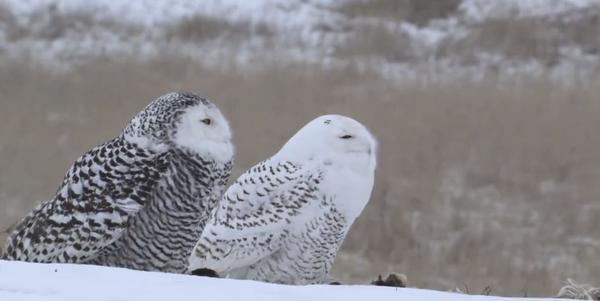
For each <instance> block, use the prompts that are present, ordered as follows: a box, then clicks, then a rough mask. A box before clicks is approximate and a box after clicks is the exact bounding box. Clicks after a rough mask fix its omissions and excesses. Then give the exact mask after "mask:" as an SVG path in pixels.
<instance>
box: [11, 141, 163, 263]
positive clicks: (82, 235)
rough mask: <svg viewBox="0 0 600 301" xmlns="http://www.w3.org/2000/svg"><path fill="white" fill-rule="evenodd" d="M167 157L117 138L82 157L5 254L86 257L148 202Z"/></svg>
mask: <svg viewBox="0 0 600 301" xmlns="http://www.w3.org/2000/svg"><path fill="white" fill-rule="evenodd" d="M165 162H166V159H165V158H163V156H156V155H153V154H151V153H150V152H148V151H145V150H143V149H140V148H137V147H136V146H134V145H132V144H129V143H127V142H126V141H124V140H123V139H120V138H115V139H113V140H112V141H110V142H107V143H105V144H103V145H100V146H98V147H96V148H94V149H92V150H90V151H89V152H87V153H85V154H84V155H83V156H81V157H80V158H79V159H78V160H77V161H75V163H74V164H73V165H72V166H71V168H70V169H69V171H68V172H67V174H66V176H65V178H64V180H63V182H62V184H61V186H60V188H59V190H58V191H57V193H56V195H55V197H54V198H53V199H51V200H49V201H45V202H42V203H41V204H39V205H38V206H37V207H36V208H35V209H34V210H33V211H32V212H31V213H30V214H29V215H28V216H26V217H25V218H24V219H23V220H22V221H21V222H20V223H19V224H18V225H17V226H16V228H15V230H14V231H13V233H12V234H11V236H10V237H9V238H8V241H7V244H6V248H5V252H4V257H5V258H6V259H15V260H25V261H34V262H85V261H86V260H88V259H90V258H92V257H93V256H94V255H95V254H97V252H98V251H99V250H101V249H102V248H104V247H106V246H108V245H110V244H112V243H113V242H114V241H115V240H116V239H118V238H119V237H120V236H121V235H122V232H123V230H124V229H125V228H126V227H127V222H128V219H129V218H130V217H132V216H133V215H135V214H137V212H138V211H139V210H140V209H141V208H142V207H143V206H144V205H145V204H146V203H147V202H148V200H149V198H150V196H151V193H152V190H153V189H154V187H155V185H156V183H157V182H158V180H159V177H160V171H161V169H163V168H164V166H166V163H165Z"/></svg>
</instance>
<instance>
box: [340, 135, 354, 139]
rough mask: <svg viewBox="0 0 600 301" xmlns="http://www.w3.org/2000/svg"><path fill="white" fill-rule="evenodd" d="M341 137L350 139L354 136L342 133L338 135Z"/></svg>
mask: <svg viewBox="0 0 600 301" xmlns="http://www.w3.org/2000/svg"><path fill="white" fill-rule="evenodd" d="M340 138H341V139H352V138H354V136H352V135H344V136H340Z"/></svg>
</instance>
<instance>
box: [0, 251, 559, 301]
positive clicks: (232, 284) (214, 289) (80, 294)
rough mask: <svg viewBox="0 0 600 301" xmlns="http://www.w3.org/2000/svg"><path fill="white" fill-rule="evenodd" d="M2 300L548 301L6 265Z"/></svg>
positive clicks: (1, 271) (0, 282)
mask: <svg viewBox="0 0 600 301" xmlns="http://www.w3.org/2000/svg"><path fill="white" fill-rule="evenodd" d="M0 300H1V301H37V300H44V301H68V300H74V301H75V300H76V301H80V300H86V301H96V300H97V301H100V300H103V301H109V300H111V301H116V300H119V301H125V300H143V301H153V300H160V301H165V300H177V301H183V300H260V301H269V300H277V301H279V300H292V301H293V300H298V301H312V300H315V301H316V300H329V301H330V300H344V301H351V300H377V301H383V300H403V301H411V300H423V301H435V300H444V301H459V300H468V301H477V300H482V301H493V300H507V301H509V300H544V299H534V298H501V297H488V296H473V295H463V294H456V293H446V292H438V291H430V290H420V289H412V288H388V287H375V286H360V285H352V286H331V285H313V286H287V285H275V284H268V283H260V282H254V281H243V280H230V279H213V278H205V277H196V276H187V275H176V274H165V273H154V272H140V271H133V270H127V269H117V268H106V267H99V266H86V265H73V264H34V263H24V262H11V261H0ZM545 300H551V299H545ZM561 300H564V299H561Z"/></svg>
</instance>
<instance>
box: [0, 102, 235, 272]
mask: <svg viewBox="0 0 600 301" xmlns="http://www.w3.org/2000/svg"><path fill="white" fill-rule="evenodd" d="M232 157H233V148H232V145H231V133H230V130H229V126H228V124H227V121H226V120H225V118H224V117H223V116H222V114H221V113H220V111H219V109H218V108H217V107H216V106H215V105H214V104H212V103H211V102H209V101H208V100H206V99H204V98H201V97H198V96H196V95H193V94H189V93H183V92H181V93H170V94H167V95H164V96H162V97H160V98H158V99H156V100H155V101H153V102H152V103H151V104H150V105H148V107H146V108H145V109H144V110H143V111H142V112H140V113H139V114H138V115H137V116H136V117H134V118H133V120H132V121H131V122H130V123H129V125H128V126H127V127H126V128H125V130H124V131H123V132H122V133H121V134H120V135H119V136H117V137H116V138H114V139H112V140H110V141H108V142H106V143H104V144H102V145H99V146H97V147H95V148H93V149H92V150H90V151H88V152H87V153H85V154H84V155H82V156H81V157H80V158H79V159H77V160H76V161H75V163H74V164H73V165H72V166H71V168H70V169H69V171H68V172H67V174H66V176H65V178H64V180H63V182H62V184H61V185H60V187H59V189H58V191H57V193H56V195H55V196H54V197H53V198H51V199H50V200H48V201H45V202H42V203H41V204H40V205H38V206H37V207H36V208H35V209H34V210H33V211H32V212H31V213H30V214H29V215H28V216H26V217H25V218H24V219H23V220H22V221H21V222H20V223H19V224H18V225H17V226H16V228H15V230H14V231H13V233H12V234H11V235H10V237H9V238H8V241H7V243H6V247H5V252H4V254H3V256H4V258H5V259H12V260H24V261H33V262H69V263H93V264H101V265H111V266H120V267H128V268H135V269H142V270H156V271H169V272H183V271H185V269H186V266H187V258H188V257H189V254H190V252H191V250H192V248H193V247H194V244H195V242H196V240H197V237H198V236H199V235H200V233H201V230H202V227H203V226H204V223H205V222H206V220H207V218H208V215H209V212H210V211H211V209H212V208H213V207H214V205H215V203H216V200H218V199H219V198H220V196H221V194H222V191H223V190H224V188H225V185H226V182H227V180H228V177H229V174H230V170H231V164H232V163H231V162H232Z"/></svg>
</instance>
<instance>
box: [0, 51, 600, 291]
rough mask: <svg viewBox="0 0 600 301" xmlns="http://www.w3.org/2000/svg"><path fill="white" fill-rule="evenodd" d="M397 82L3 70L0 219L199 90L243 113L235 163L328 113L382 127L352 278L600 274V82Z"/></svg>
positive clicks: (300, 69)
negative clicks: (154, 106)
mask: <svg viewBox="0 0 600 301" xmlns="http://www.w3.org/2000/svg"><path fill="white" fill-rule="evenodd" d="M592 83H595V84H590V85H589V86H581V87H574V88H572V89H567V88H562V87H560V86H558V85H556V84H553V83H550V82H547V81H545V80H542V79H538V80H531V81H526V82H518V83H517V82H515V83H512V84H511V83H509V84H505V85H504V86H498V85H496V83H495V82H494V81H486V82H478V83H468V82H467V83H465V82H456V83H446V84H443V85H442V84H437V85H434V84H423V83H414V84H410V83H404V84H394V83H390V82H387V81H384V80H381V79H379V78H378V77H376V76H374V75H372V74H363V73H359V72H357V71H356V70H353V69H346V70H339V71H324V70H323V69H321V68H320V67H318V66H307V65H267V66H263V68H261V69H260V71H255V72H253V73H248V72H241V71H238V70H235V69H233V70H227V71H221V72H217V71H213V70H208V69H206V68H204V67H202V66H199V65H197V64H195V63H193V62H191V61H187V60H183V59H174V58H171V59H169V58H168V57H165V58H164V59H163V60H160V61H154V62H146V63H137V62H134V61H129V60H124V61H112V60H98V61H94V62H90V63H86V64H84V65H81V66H80V67H77V68H75V69H73V70H72V71H70V72H69V73H65V74H55V73H52V72H48V71H45V70H43V69H39V68H37V67H35V66H28V65H27V64H26V63H23V62H14V63H7V62H5V64H4V65H3V67H2V68H0V137H2V140H3V143H2V144H1V145H0V170H2V173H1V174H0V204H1V205H0V207H1V208H2V210H0V227H2V228H5V227H8V226H9V225H11V224H12V223H14V222H16V221H17V220H18V219H19V218H20V217H22V216H23V215H24V214H25V213H26V212H27V211H28V210H30V209H31V208H32V207H33V206H34V205H35V204H36V203H37V201H38V200H41V199H44V198H47V197H49V196H51V195H52V194H53V192H54V191H55V189H56V187H57V185H58V183H59V182H60V180H61V178H62V176H63V173H64V172H65V171H66V169H67V168H68V166H69V165H70V163H71V162H72V161H73V160H74V159H75V158H76V157H77V156H78V155H79V154H81V153H82V152H84V151H86V150H87V149H89V148H91V147H92V146H94V145H96V144H98V143H100V142H102V141H104V140H107V139H109V138H111V137H112V136H114V135H116V134H117V133H118V132H119V131H120V129H121V128H122V127H123V126H124V125H125V123H126V122H127V121H128V119H129V118H130V117H131V116H133V115H134V114H135V113H136V112H137V111H138V110H140V109H141V108H142V107H143V106H144V105H146V104H147V103H148V102H149V101H150V100H151V99H153V98H154V97H156V96H158V95H161V94H163V93H165V92H167V91H172V90H179V89H185V90H191V91H195V92H197V93H200V94H202V95H205V96H207V97H209V98H211V99H213V100H214V101H215V102H216V103H217V104H218V105H219V106H220V107H221V108H222V110H223V111H224V113H225V115H226V116H228V118H229V119H230V120H231V125H232V128H233V129H234V131H235V143H236V151H237V162H236V174H239V173H240V172H241V171H242V170H244V169H246V168H248V167H249V166H251V165H252V164H253V163H255V162H257V161H258V160H261V159H263V158H265V157H266V156H269V155H270V154H272V153H274V152H275V151H276V150H277V149H278V147H280V146H281V145H282V144H283V143H284V142H285V141H286V140H287V138H288V137H290V135H292V134H293V133H294V132H295V131H296V130H297V129H299V128H300V127H301V126H302V125H303V124H304V123H305V122H307V121H308V120H310V119H312V118H314V117H315V116H317V115H319V114H323V113H327V112H336V113H341V114H348V115H350V116H353V117H355V118H357V119H358V120H360V121H362V122H364V123H365V124H366V125H367V126H368V127H369V128H371V130H372V132H373V133H375V135H376V136H377V137H378V138H379V142H380V146H381V148H380V154H379V156H380V161H379V162H380V166H379V169H378V172H377V182H376V187H375V191H374V194H373V197H372V199H371V202H370V204H369V206H368V208H367V209H366V211H365V212H364V214H363V215H362V216H361V217H360V219H359V220H358V222H357V223H356V225H355V226H354V227H353V228H352V230H351V233H350V234H349V237H348V239H347V241H346V243H345V244H344V246H343V249H342V252H341V254H340V256H339V257H338V261H337V263H336V266H335V273H336V275H337V276H338V277H340V278H341V279H342V280H346V281H355V282H367V281H370V280H374V278H375V276H376V275H378V274H386V273H388V272H402V273H405V274H406V275H408V278H409V280H410V282H411V285H414V286H417V287H427V288H438V289H450V288H455V287H464V286H465V284H468V287H470V288H471V290H472V291H481V290H483V289H484V288H485V287H487V286H490V287H493V288H494V291H493V293H494V294H501V295H520V296H522V295H523V294H527V295H537V296H549V295H551V294H552V293H553V292H555V291H556V289H557V288H558V287H560V284H561V280H562V279H566V278H568V277H571V278H577V279H598V277H600V274H598V273H599V271H600V264H599V263H598V260H597V259H598V256H599V255H600V254H599V253H600V247H599V245H600V239H599V238H598V236H597V228H598V227H597V226H598V223H597V216H598V214H600V205H598V198H599V197H600V187H599V186H598V185H597V183H598V182H599V181H600V173H599V172H598V171H599V170H600V136H599V135H597V129H598V128H600V118H599V117H600V102H598V95H600V88H598V87H600V85H599V84H600V78H599V79H594V80H592Z"/></svg>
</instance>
